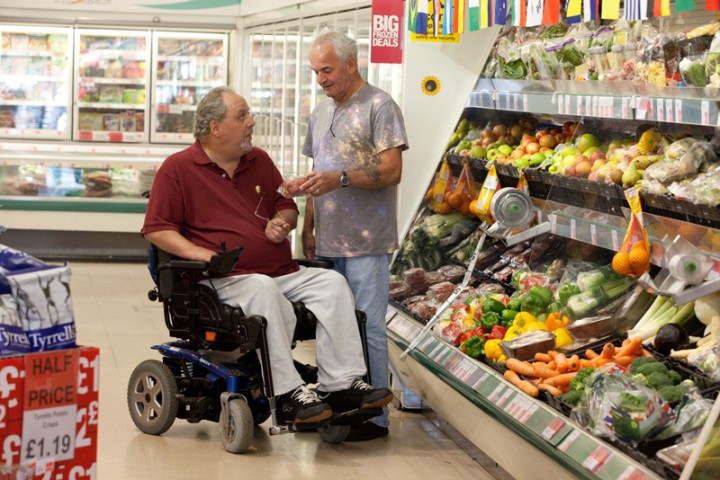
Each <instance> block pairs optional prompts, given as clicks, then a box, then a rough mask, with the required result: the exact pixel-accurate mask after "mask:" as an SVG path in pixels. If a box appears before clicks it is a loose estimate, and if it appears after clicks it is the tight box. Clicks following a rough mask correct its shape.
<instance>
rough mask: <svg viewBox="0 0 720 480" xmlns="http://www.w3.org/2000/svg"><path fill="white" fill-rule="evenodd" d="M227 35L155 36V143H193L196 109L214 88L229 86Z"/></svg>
mask: <svg viewBox="0 0 720 480" xmlns="http://www.w3.org/2000/svg"><path fill="white" fill-rule="evenodd" d="M227 42H228V35H227V34H225V33H189V32H154V34H153V61H154V64H155V69H154V75H153V98H152V105H153V109H152V114H153V118H152V123H151V134H150V141H151V142H153V143H192V142H193V141H194V137H193V124H194V117H195V108H196V106H197V103H198V101H199V100H200V98H202V96H203V95H204V94H205V93H206V92H207V91H208V90H210V89H211V88H213V87H217V86H220V85H227V76H228V75H227V72H228V59H227Z"/></svg>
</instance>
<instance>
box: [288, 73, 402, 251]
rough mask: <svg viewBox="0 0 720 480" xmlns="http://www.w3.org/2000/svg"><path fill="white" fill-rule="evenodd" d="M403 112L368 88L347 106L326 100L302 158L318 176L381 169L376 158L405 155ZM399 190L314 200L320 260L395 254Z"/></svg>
mask: <svg viewBox="0 0 720 480" xmlns="http://www.w3.org/2000/svg"><path fill="white" fill-rule="evenodd" d="M407 145H408V141H407V135H406V133H405V125H404V123H403V117H402V113H401V112H400V107H399V106H398V105H397V103H395V101H394V100H393V99H392V97H390V95H388V94H387V93H385V92H384V91H382V90H380V89H379V88H376V87H373V86H372V85H369V84H365V86H364V87H363V88H361V89H360V91H358V93H357V94H355V96H353V97H352V98H351V99H350V100H348V101H347V102H346V103H345V104H344V105H342V106H340V107H337V108H336V107H335V101H334V100H333V99H331V98H327V99H325V100H323V101H322V102H320V104H318V106H317V107H315V109H314V110H313V113H312V115H311V117H310V125H309V128H308V133H307V136H306V137H305V145H304V146H303V151H302V153H303V155H306V156H308V157H312V158H313V159H314V170H315V171H318V172H324V171H333V170H334V171H340V170H345V171H351V170H358V169H363V168H365V167H368V166H373V167H377V166H378V165H379V162H380V159H379V157H378V153H379V152H382V151H384V150H387V149H388V148H394V147H402V148H403V150H404V149H407V148H408V147H407ZM397 202H398V199H397V186H389V187H383V188H379V189H361V188H352V184H350V187H348V188H338V189H336V190H333V191H332V192H330V193H328V194H325V195H322V196H320V197H318V198H316V199H315V237H316V245H317V252H316V253H317V255H321V256H326V257H355V256H361V255H383V254H387V253H392V252H393V251H394V250H395V249H396V248H397V244H398V238H397V236H398V235H397Z"/></svg>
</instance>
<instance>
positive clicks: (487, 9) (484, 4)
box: [480, 0, 493, 28]
mask: <svg viewBox="0 0 720 480" xmlns="http://www.w3.org/2000/svg"><path fill="white" fill-rule="evenodd" d="M492 25H493V22H492V0H480V27H481V28H488V27H491V26H492Z"/></svg>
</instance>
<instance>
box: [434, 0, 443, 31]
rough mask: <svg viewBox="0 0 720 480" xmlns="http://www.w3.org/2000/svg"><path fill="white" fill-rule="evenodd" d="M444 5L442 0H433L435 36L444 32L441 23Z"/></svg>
mask: <svg viewBox="0 0 720 480" xmlns="http://www.w3.org/2000/svg"><path fill="white" fill-rule="evenodd" d="M442 12H443V10H442V5H441V4H440V0H433V37H437V36H438V35H440V32H442V27H441V25H440V15H441V14H442Z"/></svg>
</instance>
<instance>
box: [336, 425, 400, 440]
mask: <svg viewBox="0 0 720 480" xmlns="http://www.w3.org/2000/svg"><path fill="white" fill-rule="evenodd" d="M388 433H390V431H389V430H388V428H387V427H381V426H380V425H378V424H376V423H373V422H365V423H361V424H360V425H353V426H351V427H350V433H348V436H347V437H345V441H346V442H366V441H368V440H375V439H376V438H382V437H387V436H388Z"/></svg>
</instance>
